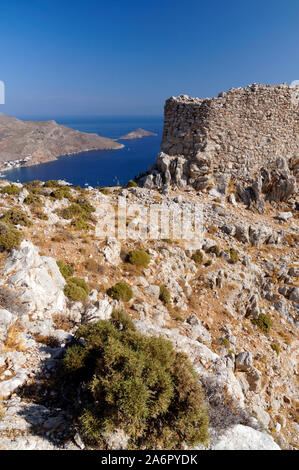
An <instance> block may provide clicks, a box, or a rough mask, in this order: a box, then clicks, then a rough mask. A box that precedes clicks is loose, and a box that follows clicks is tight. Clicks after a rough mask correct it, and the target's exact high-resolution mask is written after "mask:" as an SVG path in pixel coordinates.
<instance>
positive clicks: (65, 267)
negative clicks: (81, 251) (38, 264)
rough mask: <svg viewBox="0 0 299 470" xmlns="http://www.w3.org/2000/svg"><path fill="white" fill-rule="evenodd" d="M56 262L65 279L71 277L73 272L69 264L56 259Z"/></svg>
mask: <svg viewBox="0 0 299 470" xmlns="http://www.w3.org/2000/svg"><path fill="white" fill-rule="evenodd" d="M56 263H57V266H58V267H59V270H60V272H61V274H62V275H63V277H64V278H65V279H67V278H68V277H71V276H72V275H73V274H74V268H73V266H71V265H70V264H64V263H63V262H62V261H56Z"/></svg>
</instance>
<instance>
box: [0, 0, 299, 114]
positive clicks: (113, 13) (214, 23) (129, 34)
mask: <svg viewBox="0 0 299 470" xmlns="http://www.w3.org/2000/svg"><path fill="white" fill-rule="evenodd" d="M0 7H1V8H0V80H3V81H4V82H5V84H6V104H5V105H0V111H2V112H5V113H7V114H13V115H18V116H22V115H43V116H53V117H55V116H63V115H64V116H65V115H124V114H146V115H157V114H162V112H163V105H164V101H165V99H166V98H168V97H169V96H172V95H177V94H181V93H184V94H189V95H191V96H200V97H206V96H215V95H217V94H218V92H219V91H223V90H226V89H229V88H231V87H238V86H245V85H247V84H249V83H253V82H261V83H281V82H287V83H290V82H291V81H292V80H295V79H299V1H298V0H259V1H257V0H249V1H248V0H238V1H236V0H226V1H224V0H209V1H207V0H185V1H182V0H180V1H177V0H159V1H157V0H150V1H145V0H143V1H140V0H139V1H137V0H127V1H126V0H109V1H102V0H97V1H96V0H85V1H78V0H71V1H69V0H59V1H58V0H1V4H0Z"/></svg>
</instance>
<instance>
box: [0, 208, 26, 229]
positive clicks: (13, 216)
mask: <svg viewBox="0 0 299 470" xmlns="http://www.w3.org/2000/svg"><path fill="white" fill-rule="evenodd" d="M1 219H2V220H3V221H4V222H6V223H8V224H12V225H22V226H23V227H30V225H32V222H31V221H30V220H29V218H28V216H27V215H26V214H25V212H23V211H20V210H15V209H10V210H9V211H7V212H6V213H5V214H4V215H3V216H2V217H1Z"/></svg>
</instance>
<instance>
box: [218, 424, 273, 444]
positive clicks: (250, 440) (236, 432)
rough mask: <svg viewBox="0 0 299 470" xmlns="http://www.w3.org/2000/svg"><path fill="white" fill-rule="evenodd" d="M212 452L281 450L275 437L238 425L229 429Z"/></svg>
mask: <svg viewBox="0 0 299 470" xmlns="http://www.w3.org/2000/svg"><path fill="white" fill-rule="evenodd" d="M211 449H212V450H280V447H279V446H278V445H277V444H276V442H275V441H274V439H273V437H271V436H270V435H269V434H266V433H264V432H260V431H257V430H255V429H253V428H251V427H249V426H244V425H242V424H236V425H235V426H233V427H231V428H229V429H227V430H226V431H225V433H224V434H223V435H222V436H221V437H220V438H219V440H218V441H217V442H216V443H215V444H214V445H213V446H212V447H211Z"/></svg>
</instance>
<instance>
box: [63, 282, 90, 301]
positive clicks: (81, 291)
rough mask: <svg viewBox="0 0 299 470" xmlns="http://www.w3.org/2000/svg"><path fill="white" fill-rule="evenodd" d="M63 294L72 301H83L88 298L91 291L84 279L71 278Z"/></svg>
mask: <svg viewBox="0 0 299 470" xmlns="http://www.w3.org/2000/svg"><path fill="white" fill-rule="evenodd" d="M63 292H64V295H65V296H66V297H68V299H70V300H73V301H77V300H80V301H82V300H84V299H85V298H86V297H87V296H88V294H89V292H90V289H89V287H88V285H87V283H86V282H85V281H84V279H80V278H79V277H71V278H70V279H68V280H67V283H66V285H65V286H64V289H63Z"/></svg>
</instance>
